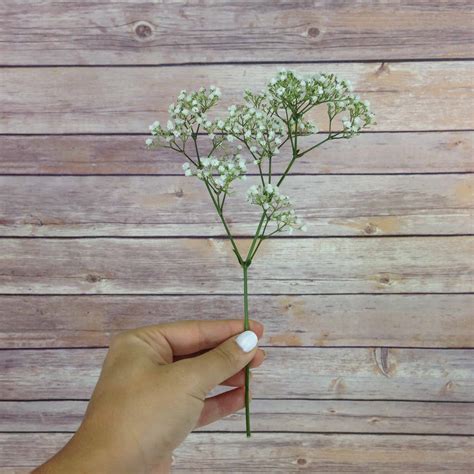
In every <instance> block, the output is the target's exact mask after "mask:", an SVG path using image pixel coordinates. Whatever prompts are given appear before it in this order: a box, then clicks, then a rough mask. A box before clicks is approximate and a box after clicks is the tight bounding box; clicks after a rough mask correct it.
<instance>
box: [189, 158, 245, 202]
mask: <svg viewBox="0 0 474 474" xmlns="http://www.w3.org/2000/svg"><path fill="white" fill-rule="evenodd" d="M183 170H184V174H185V175H186V176H196V177H197V178H199V179H201V180H203V181H207V182H208V183H209V184H210V185H211V187H212V188H213V189H214V190H215V191H216V192H217V193H228V192H230V186H231V184H232V182H233V181H235V180H236V179H243V178H244V177H245V173H246V172H247V165H246V162H245V159H244V158H242V156H241V155H240V154H239V153H235V154H229V155H224V156H222V157H217V156H212V155H210V156H207V157H204V158H201V160H200V163H199V164H198V166H192V165H190V164H189V163H184V165H183Z"/></svg>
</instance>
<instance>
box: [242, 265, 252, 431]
mask: <svg viewBox="0 0 474 474" xmlns="http://www.w3.org/2000/svg"><path fill="white" fill-rule="evenodd" d="M242 269H243V271H244V331H247V330H248V329H249V327H250V325H249V298H248V284H247V270H248V264H247V263H244V264H243V265H242ZM245 432H246V433H247V438H250V436H251V430H250V364H248V365H247V366H246V367H245Z"/></svg>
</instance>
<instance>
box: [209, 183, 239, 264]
mask: <svg viewBox="0 0 474 474" xmlns="http://www.w3.org/2000/svg"><path fill="white" fill-rule="evenodd" d="M204 184H205V185H206V188H207V190H208V191H209V195H210V196H211V199H212V203H213V204H214V207H215V208H216V211H217V214H218V215H219V217H220V219H221V222H222V224H223V225H224V229H225V231H226V233H227V237H229V240H230V243H231V245H232V249H233V250H234V253H235V256H236V257H237V260H238V261H239V263H240V264H242V262H243V260H242V256H241V255H240V252H239V249H238V248H237V245H236V243H235V241H234V238H233V237H232V234H231V233H230V229H229V227H228V225H227V222H226V221H225V219H224V215H223V213H222V210H221V208H220V207H219V204H218V203H217V202H216V200H215V199H214V195H213V194H212V191H211V187H210V186H209V183H208V182H207V181H204Z"/></svg>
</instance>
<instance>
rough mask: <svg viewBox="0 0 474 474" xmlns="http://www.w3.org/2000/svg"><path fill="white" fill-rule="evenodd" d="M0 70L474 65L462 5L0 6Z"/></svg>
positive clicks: (468, 13)
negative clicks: (321, 63) (466, 61)
mask: <svg viewBox="0 0 474 474" xmlns="http://www.w3.org/2000/svg"><path fill="white" fill-rule="evenodd" d="M0 18H1V21H0V31H1V35H0V41H1V42H2V45H3V46H2V48H3V50H2V57H1V63H2V64H163V63H173V64H179V63H189V62H228V61H293V60H294V59H295V58H298V60H300V61H312V60H332V61H333V60H340V59H342V60H348V59H350V60H353V59H374V58H379V59H382V58H384V59H400V58H411V59H413V58H446V57H453V58H465V57H472V54H473V48H472V41H473V35H472V22H473V16H472V6H471V4H470V3H469V2H465V1H451V2H447V3H440V2H382V3H379V2H371V3H365V2H362V3H359V4H358V5H357V8H351V4H350V3H347V2H336V3H334V2H331V1H329V0H325V1H324V0H323V1H316V2H314V1H309V0H307V1H298V2H294V1H290V0H288V1H278V2H275V1H271V0H266V1H260V2H258V3H255V2H252V1H245V2H238V3H236V2H232V1H219V2H216V1H209V0H208V1H205V2H199V3H195V2H164V3H163V2H160V3H158V4H157V3H145V2H139V3H137V2H133V1H126V2H120V3H114V2H112V3H110V2H104V1H92V2H91V1H89V2H87V5H86V6H84V5H79V4H77V3H75V2H72V1H61V2H54V3H49V2H46V3H44V4H41V5H38V6H37V7H36V8H34V9H29V8H27V9H25V8H22V7H21V3H18V2H13V1H11V0H6V1H4V2H2V5H1V7H0Z"/></svg>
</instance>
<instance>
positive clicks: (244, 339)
mask: <svg viewBox="0 0 474 474" xmlns="http://www.w3.org/2000/svg"><path fill="white" fill-rule="evenodd" d="M235 342H237V344H238V345H239V347H240V348H241V349H242V350H243V351H244V352H250V351H251V350H252V349H253V348H255V347H256V346H257V342H258V337H257V335H256V334H255V333H254V332H253V331H244V332H243V333H242V334H239V335H238V336H237V338H236V339H235Z"/></svg>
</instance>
